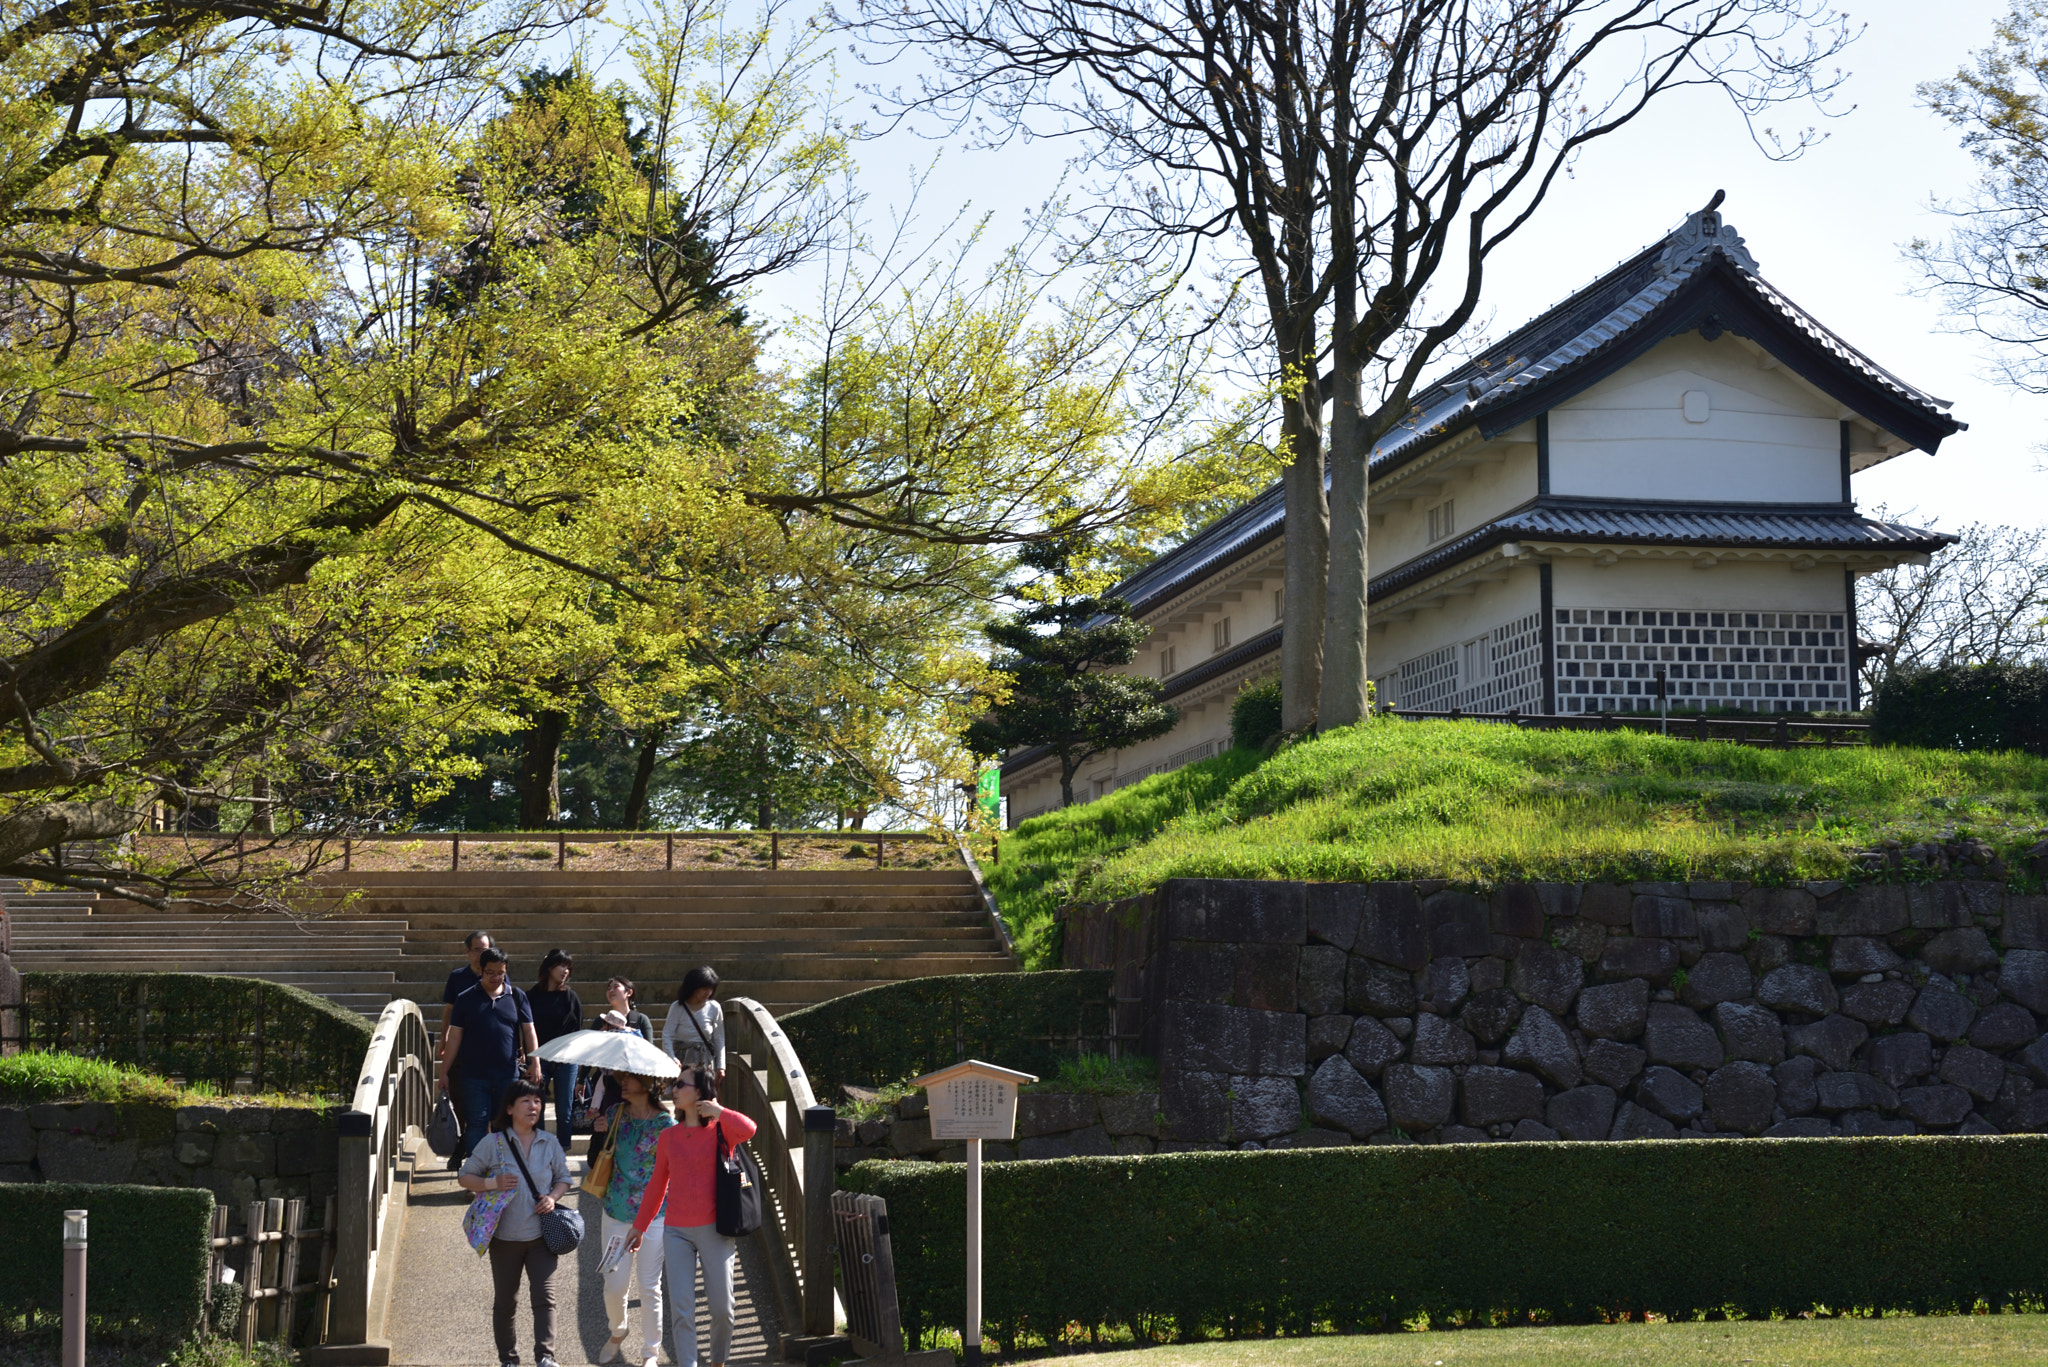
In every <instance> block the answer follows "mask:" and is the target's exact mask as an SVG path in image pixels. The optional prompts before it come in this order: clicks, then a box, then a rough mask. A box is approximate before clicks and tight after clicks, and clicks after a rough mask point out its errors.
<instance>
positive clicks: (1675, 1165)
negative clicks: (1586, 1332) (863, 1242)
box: [840, 1135, 2048, 1350]
mask: <svg viewBox="0 0 2048 1367" xmlns="http://www.w3.org/2000/svg"><path fill="white" fill-rule="evenodd" d="M840 1185H841V1186H843V1187H845V1188H847V1189H849V1190H853V1191H864V1192H872V1193H873V1194H875V1195H878V1196H881V1197H883V1198H884V1199H886V1200H887V1201H888V1203H889V1226H890V1236H891V1240H892V1243H893V1247H894V1252H895V1259H896V1285H897V1288H898V1298H899V1301H900V1303H901V1306H902V1310H903V1325H904V1330H905V1333H906V1334H909V1333H913V1332H915V1333H916V1334H918V1335H920V1336H922V1335H924V1334H926V1333H929V1332H930V1331H932V1330H934V1329H938V1328H956V1327H958V1326H959V1324H960V1319H961V1315H962V1313H963V1307H964V1306H965V1303H966V1291H965V1287H964V1280H963V1278H964V1268H965V1236H964V1229H963V1227H964V1223H965V1211H964V1203H965V1200H966V1188H965V1169H964V1168H963V1167H962V1166H961V1165H960V1164H957V1163H893V1162H867V1163H860V1164H857V1165H855V1166H854V1167H852V1168H849V1169H848V1170H847V1171H846V1172H845V1173H844V1174H842V1176H841V1179H840ZM982 1199H983V1225H982V1227H983V1230H984V1231H985V1242H984V1250H983V1271H982V1288H983V1297H984V1300H983V1305H984V1313H985V1315H986V1317H987V1320H988V1324H987V1325H985V1326H984V1328H985V1331H986V1332H989V1333H991V1334H993V1336H994V1337H995V1338H996V1339H997V1340H998V1341H1000V1342H1002V1343H1004V1344H1006V1345H1007V1346H1008V1347H1010V1348H1011V1349H1012V1350H1014V1349H1015V1348H1016V1346H1017V1343H1018V1340H1019V1339H1020V1338H1022V1339H1025V1340H1046V1339H1052V1338H1056V1337H1057V1336H1058V1335H1060V1334H1061V1333H1062V1332H1063V1331H1064V1330H1065V1329H1066V1327H1067V1326H1069V1325H1074V1324H1079V1325H1084V1326H1089V1325H1107V1326H1119V1325H1128V1326H1130V1327H1131V1328H1132V1329H1133V1331H1134V1332H1135V1333H1137V1334H1138V1335H1139V1337H1140V1338H1141V1339H1143V1338H1146V1337H1151V1338H1154V1339H1159V1338H1165V1337H1171V1336H1176V1335H1177V1336H1179V1337H1181V1338H1190V1337H1194V1336H1197V1335H1200V1334H1203V1333H1205V1332H1208V1331H1212V1330H1219V1329H1228V1330H1229V1331H1231V1332H1233V1333H1236V1334H1240V1335H1242V1334H1251V1333H1276V1332H1286V1333H1304V1332H1309V1331H1311V1330H1313V1329H1317V1328H1323V1327H1334V1328H1336V1329H1338V1330H1339V1331H1356V1330H1359V1329H1368V1328H1379V1329H1391V1328H1396V1327H1398V1326H1399V1325H1400V1324H1401V1323H1403V1322H1404V1321H1408V1320H1412V1319H1413V1318H1415V1317H1416V1316H1419V1315H1427V1316H1429V1317H1430V1318H1431V1320H1432V1321H1433V1322H1435V1323H1437V1324H1439V1325H1442V1324H1445V1323H1467V1324H1485V1323H1492V1322H1498V1321H1501V1320H1506V1319H1515V1318H1520V1317H1525V1316H1528V1315H1531V1314H1544V1315H1547V1316H1549V1317H1550V1318H1552V1319H1554V1320H1558V1321H1573V1320H1590V1319H1594V1318H1599V1317H1609V1316H1615V1315H1618V1314H1621V1313H1623V1312H1629V1313H1640V1312H1643V1311H1654V1312H1658V1313H1661V1314H1664V1315H1668V1316H1671V1317H1673V1318H1676V1319H1689V1318H1691V1317H1693V1316H1694V1315H1695V1314H1697V1313H1701V1312H1706V1311H1714V1310H1727V1311H1730V1312H1737V1313H1742V1314H1745V1315H1749V1316H1761V1315H1767V1314H1770V1313H1773V1312H1782V1313H1785V1314H1797V1313H1799V1312H1801V1311H1805V1310H1808V1309H1811V1308H1814V1307H1817V1306H1826V1307H1829V1308H1833V1309H1856V1310H1911V1311H1921V1312H1925V1311H1932V1310H1945V1309H1967V1308H1969V1307H1971V1306H1973V1305H1976V1304H1978V1303H1980V1302H1984V1303H1988V1304H1989V1305H1991V1306H1992V1307H1994V1308H1997V1307H2002V1306H2007V1305H2012V1304H2016V1303H2025V1304H2034V1303H2038V1302H2039V1301H2041V1300H2042V1299H2043V1298H2044V1297H2048V1136H2041V1135H1998V1136H1984V1137H1978V1136H1970V1137H1958V1136H1947V1135H1935V1136H1924V1137H1914V1138H1887V1139H1775V1140H1774V1139H1735V1140H1719V1141H1710V1140H1701V1141H1695V1142H1691V1143H1577V1144H1567V1143H1556V1144H1543V1143H1523V1144H1456V1145H1441V1146H1437V1145H1432V1146H1420V1145H1384V1146H1382V1145H1369V1146H1353V1147H1347V1148H1338V1149H1304V1150H1295V1151H1281V1152H1270V1151H1269V1152H1262V1153H1233V1152H1223V1153H1176V1154H1158V1155H1153V1156H1150V1157H1137V1158H1071V1159H1056V1160H1049V1161H1042V1162H1033V1163H1001V1164H996V1165H994V1166H991V1167H989V1168H987V1169H985V1170H984V1178H983V1188H982Z"/></svg>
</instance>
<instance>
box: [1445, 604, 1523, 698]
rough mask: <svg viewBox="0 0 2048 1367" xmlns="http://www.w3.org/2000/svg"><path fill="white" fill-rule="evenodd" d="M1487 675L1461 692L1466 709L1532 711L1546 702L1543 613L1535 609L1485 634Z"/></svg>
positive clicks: (1460, 695)
mask: <svg viewBox="0 0 2048 1367" xmlns="http://www.w3.org/2000/svg"><path fill="white" fill-rule="evenodd" d="M1486 656H1487V668H1486V670H1485V671H1484V673H1485V677H1484V678H1480V679H1475V680H1472V681H1471V682H1470V683H1469V684H1468V685H1467V686H1466V687H1464V688H1462V689H1461V690H1460V691H1459V693H1458V706H1460V707H1462V708H1464V709H1465V710H1466V711H1467V712H1510V711H1513V710H1515V709H1517V708H1520V709H1521V710H1522V711H1525V712H1531V711H1535V710H1536V709H1537V708H1539V707H1541V706H1542V705H1543V614H1542V613H1540V612H1532V613H1530V614H1529V615H1528V616H1527V617H1518V618H1516V619H1515V620H1514V621H1512V622H1508V623H1506V624H1505V625H1503V626H1497V627H1495V628H1494V629H1493V630H1492V631H1489V632H1487V633H1486Z"/></svg>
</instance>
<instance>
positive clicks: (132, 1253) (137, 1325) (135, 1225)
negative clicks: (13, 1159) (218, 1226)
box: [0, 1183, 213, 1343]
mask: <svg viewBox="0 0 2048 1367" xmlns="http://www.w3.org/2000/svg"><path fill="white" fill-rule="evenodd" d="M67 1210H84V1211H87V1212H88V1213H89V1215H90V1219H89V1221H88V1223H87V1233H88V1238H89V1241H90V1243H89V1247H88V1250H87V1253H86V1283H85V1285H86V1310H87V1312H88V1314H89V1315H90V1317H91V1321H92V1326H93V1328H94V1329H96V1330H97V1331H99V1332H102V1333H104V1332H108V1331H115V1332H120V1333H124V1334H130V1335H136V1336H139V1337H143V1338H148V1339H152V1340H158V1341H161V1342H165V1343H178V1342H183V1341H184V1340H185V1339H188V1338H190V1337H191V1336H192V1334H193V1332H194V1331H195V1330H197V1329H198V1327H199V1321H200V1317H201V1315H202V1314H203V1313H204V1310H205V1302H206V1264H207V1253H208V1243H207V1241H208V1239H209V1237H210V1233H211V1231H210V1228H209V1227H210V1225H211V1224H212V1221H213V1193H212V1192H210V1191H207V1190H205V1189H203V1188H183V1187H137V1186H125V1185H124V1186H87V1185H82V1184H73V1183H30V1184H27V1185H18V1186H11V1187H9V1188H7V1199H6V1200H4V1201H0V1248H5V1249H6V1250H7V1256H6V1257H5V1258H0V1315H4V1316H6V1317H7V1318H8V1319H9V1320H10V1321H14V1320H19V1321H20V1322H21V1327H22V1328H24V1329H25V1330H27V1331H29V1332H34V1331H37V1330H39V1329H43V1328H46V1327H47V1326H50V1325H53V1324H58V1323H61V1322H62V1320H63V1315H64V1261H63V1254H64V1212H65V1211H67Z"/></svg>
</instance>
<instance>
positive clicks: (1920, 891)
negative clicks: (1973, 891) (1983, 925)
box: [1906, 883, 1970, 930]
mask: <svg viewBox="0 0 2048 1367" xmlns="http://www.w3.org/2000/svg"><path fill="white" fill-rule="evenodd" d="M1906 918H1907V920H1908V921H1909V922H1911V924H1912V926H1913V928H1914V929H1915V930H1946V929H1948V928H1949V927H1951V926H1966V925H1968V924H1970V906H1969V903H1968V902H1966V901H1964V900H1963V890H1962V889H1961V888H1959V887H1957V886H1956V885H1955V884H1954V883H1915V884H1913V885H1912V886H1911V887H1909V888H1907V889H1906Z"/></svg>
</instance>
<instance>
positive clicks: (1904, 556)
mask: <svg viewBox="0 0 2048 1367" xmlns="http://www.w3.org/2000/svg"><path fill="white" fill-rule="evenodd" d="M1948 408H1949V405H1948V404H1947V403H1945V402H1943V401H1942V400H1940V399H1936V398H1932V397H1930V396H1929V395H1927V394H1925V393H1923V392H1921V391H1920V390H1918V389H1915V388H1913V387H1912V386H1911V385H1909V384H1907V383H1906V382H1905V381H1903V380H1901V379H1899V378H1898V377H1896V376H1894V375H1892V374H1891V373H1890V372H1889V371H1886V370H1885V369H1883V368H1882V367H1881V366H1879V365H1878V364H1877V363H1876V362H1874V361H1872V360H1871V359H1869V358H1868V357H1867V356H1865V355H1863V353H1861V352H1859V351H1857V350H1856V349H1855V348H1854V347H1852V346H1850V345H1849V344H1848V343H1847V342H1845V341H1843V340H1842V339H1841V338H1840V337H1837V336H1836V335H1835V334H1834V333H1832V332H1830V331H1829V330H1828V329H1827V328H1825V327H1823V326H1822V325H1821V324H1820V323H1819V322H1818V321H1816V320H1815V319H1814V318H1813V317H1812V316H1811V315H1809V314H1808V313H1806V312H1805V311H1804V310H1803V309H1801V308H1800V307H1799V306H1798V305H1797V304H1795V303H1793V302H1792V301H1791V300H1790V299H1788V298H1786V297H1785V296H1784V295H1783V294H1781V293H1779V292H1778V290H1777V289H1775V288H1774V287H1773V286H1772V285H1771V284H1770V283H1769V282H1767V281H1766V280H1765V279H1764V278H1763V277H1762V276H1761V275H1760V274H1758V272H1757V264H1756V260H1755V258H1754V257H1752V256H1751V255H1750V254H1749V251H1748V249H1747V248H1746V247H1745V246H1744V245H1743V241H1742V238H1741V237H1740V236H1738V235H1737V234H1736V232H1735V230H1734V229H1733V228H1732V227H1730V226H1729V225H1728V224H1727V223H1726V222H1725V221H1723V220H1722V218H1721V216H1720V215H1719V213H1717V212H1715V211H1714V210H1713V209H1711V208H1710V209H1707V210H1702V211H1701V212H1699V213H1695V214H1692V215H1690V216H1689V217H1687V218H1686V220H1685V221H1684V222H1683V223H1682V224H1680V225H1679V226H1678V228H1677V229H1675V230H1674V231H1673V232H1671V233H1670V234H1669V235H1668V236H1666V237H1665V238H1663V239H1662V240H1660V241H1658V242H1656V243H1653V244H1652V245H1651V246H1649V247H1648V248H1646V249H1645V250H1643V251H1641V252H1638V253H1637V254H1636V255H1634V256H1632V257H1630V258H1629V259H1628V260H1626V261H1624V262H1622V263H1621V264H1620V265H1618V266H1616V267H1615V268H1614V269H1613V270H1611V271H1609V272H1608V273H1607V274H1606V275H1604V276H1602V277H1601V278H1600V279H1598V280H1596V281H1594V282H1593V283H1592V284H1591V285H1588V286H1587V287H1586V288H1585V289H1582V290H1580V291H1579V292H1578V293H1576V294H1574V295H1572V296H1571V298H1569V299H1566V300H1565V301H1564V302H1563V303H1561V304H1559V305H1557V306H1556V307H1555V308H1553V309H1551V310H1549V311H1548V312H1547V313H1544V314H1543V315H1542V316H1540V317H1538V318H1536V319H1534V320H1533V321H1531V322H1529V323H1528V324H1526V325H1524V326H1523V327H1521V328H1520V329H1518V330H1516V331H1515V332H1514V333H1513V334H1512V335H1511V336H1509V337H1507V338H1506V339H1504V340H1503V341H1502V342H1500V343H1499V344H1498V345H1496V346H1494V347H1492V348H1490V349H1489V350H1487V351H1486V352H1485V354H1483V355H1481V356H1480V357H1478V358H1477V359H1476V360H1474V361H1472V362H1471V363H1470V364H1468V365H1465V366H1463V367H1461V368H1459V369H1458V370H1456V371H1454V372H1452V373H1451V374H1450V375H1448V376H1447V377H1445V378H1444V379H1443V380H1442V381H1441V382H1439V383H1437V384H1436V385H1434V386H1432V387H1431V388H1430V389H1428V390H1426V391H1425V392H1424V393H1422V394H1421V395H1420V396H1419V397H1418V399H1417V402H1416V414H1415V416H1414V417H1413V418H1412V419H1411V420H1410V422H1409V423H1408V424H1406V425H1404V426H1403V427H1400V428H1398V429H1396V430H1395V431H1394V432H1391V433H1389V434H1388V435H1387V436H1386V437H1385V438H1384V439H1383V440H1382V441H1381V442H1380V443H1379V445H1378V446H1377V447H1376V448H1375V449H1374V451H1373V456H1372V465H1371V483H1370V486H1369V488H1370V493H1369V504H1368V507H1369V510H1370V511H1369V516H1370V518H1371V528H1370V538H1369V551H1370V572H1371V579H1370V591H1369V609H1368V621H1369V624H1370V633H1371V634H1370V637H1369V641H1370V646H1369V649H1370V651H1371V668H1372V675H1373V680H1374V682H1375V684H1376V686H1377V689H1378V694H1377V696H1378V698H1379V701H1380V702H1382V703H1387V704H1392V705H1393V706H1396V707H1403V708H1417V709H1424V710H1448V709H1450V708H1454V707H1455V708H1461V709H1464V710H1466V711H1476V712H1505V711H1507V710H1509V709H1520V710H1522V711H1524V712H1541V713H1584V712H1601V711H1643V710H1654V709H1655V707H1656V703H1655V700H1654V698H1653V697H1652V693H1653V691H1654V688H1655V684H1654V679H1655V675H1656V674H1657V673H1658V671H1660V670H1661V671H1663V672H1664V674H1665V676H1666V678H1667V680H1668V689H1669V693H1670V698H1669V704H1670V706H1671V708H1672V710H1674V711H1685V710H1692V709H1714V710H1722V709H1740V710H1744V711H1761V712H1780V711H1793V712H1807V711H1839V710H1843V709H1848V708H1853V707H1856V706H1857V705H1859V699H1858V697H1857V686H1856V671H1855V655H1854V652H1855V644H1856V614H1855V593H1854V582H1855V578H1856V576H1857V575H1858V574H1865V573H1869V572H1871V571H1873V570H1878V569H1882V568H1886V567H1889V566H1893V565H1898V564H1901V563H1907V562H1912V563H1923V564H1924V563H1925V562H1926V559H1927V557H1928V556H1930V555H1931V554H1933V553H1934V552H1936V551H1938V550H1940V549H1941V548H1942V547H1943V546H1945V545H1947V544H1948V543H1949V542H1951V541H1952V540H1954V538H1953V537H1950V536H1947V535H1944V534H1942V533H1938V532H1931V531H1923V530H1920V529H1917V528H1913V527H1906V526H1900V525H1898V524H1895V523H1887V522H1879V521H1876V520H1873V519H1871V518H1867V517H1863V516H1861V515H1859V514H1858V513H1857V511H1856V505H1855V501H1854V499H1853V497H1852V494H1851V489H1850V481H1851V478H1852V477H1853V476H1854V475H1855V474H1856V473H1858V472H1859V471H1862V470H1867V469H1869V468H1870V467H1871V466H1873V465H1877V464H1879V463H1880V462H1883V461H1886V460H1890V459H1891V458H1892V457H1894V456H1897V455H1900V454H1902V453H1904V452H1907V451H1912V450H1921V451H1927V452H1929V453H1932V452H1933V451H1935V450H1936V448H1938V447H1939V446H1940V444H1941V441H1942V438H1944V437H1946V436H1948V435H1949V434H1950V433H1952V432H1955V431H1958V430H1960V429H1961V428H1962V427H1963V426H1964V424H1962V423H1960V422H1958V421H1956V419H1954V418H1953V417H1951V416H1950V415H1949V412H1948ZM1285 536H1286V522H1285V514H1284V506H1283V502H1282V495H1281V490H1280V489H1279V487H1278V486H1275V487H1274V488H1271V489H1268V490H1267V491H1266V492H1265V493H1264V494H1261V495H1260V496H1259V497H1258V498H1256V499H1253V500H1252V501H1251V502H1250V503H1248V504H1246V505H1245V506H1244V507H1242V508H1240V509H1238V510H1237V511H1235V512H1233V513H1231V514H1230V515H1228V516H1227V517H1224V518H1222V519H1220V520H1219V521H1217V522H1216V523H1215V524H1213V525H1212V526H1210V527H1208V528H1207V529H1206V530H1204V531H1202V532H1201V533H1199V534H1198V535H1196V536H1194V537H1193V538H1191V539H1190V540H1189V541H1188V542H1186V543H1185V544H1184V545H1182V546H1179V547H1178V548H1176V549H1174V550H1172V551H1169V552H1167V553H1166V554H1164V555H1161V556H1160V557H1159V558H1158V559H1156V560H1154V561H1153V562H1152V563H1151V564H1150V565H1148V566H1146V567H1145V568H1144V569H1143V570H1140V571H1139V572H1138V573H1137V574H1134V575H1132V576H1131V577H1130V578H1129V579H1127V580H1126V581H1125V582H1124V583H1123V584H1122V585H1120V586H1119V587H1118V588H1117V589H1116V590H1114V592H1115V593H1116V594H1117V595H1118V596H1120V597H1122V598H1124V599H1125V600H1127V601H1128V602H1129V603H1130V604H1131V607H1132V610H1133V611H1134V612H1135V613H1136V614H1137V616H1138V617H1139V619H1140V620H1142V621H1144V622H1146V623H1147V624H1149V625H1150V626H1151V627H1152V635H1151V637H1150V639H1149V640H1147V642H1146V643H1145V647H1144V649H1143V650H1142V651H1141V652H1140V654H1139V656H1138V658H1137V660H1136V661H1134V662H1133V663H1132V664H1131V665H1130V666H1128V667H1127V668H1128V669H1129V670H1130V671H1131V672H1147V673H1151V674H1153V675H1155V676H1156V677H1158V678H1161V679H1163V680H1165V682H1166V700H1167V701H1169V702H1171V703H1173V704H1174V705H1175V706H1176V707H1178V708H1179V709H1180V714H1181V716H1180V722H1179V724H1178V725H1177V726H1176V727H1175V728H1174V729H1173V731H1171V732H1170V733H1168V734H1167V735H1165V736H1163V737H1160V738H1159V739H1157V740H1154V741H1149V742H1146V743H1145V744H1143V745H1139V746H1133V747H1132V748H1130V749H1128V750H1125V751H1121V752H1117V753H1112V754H1108V755H1103V756H1100V757H1098V758H1097V759H1096V760H1095V761H1093V762H1092V763H1090V764H1089V765H1087V766H1084V768H1083V769H1082V770H1081V772H1080V773H1079V774H1077V775H1076V781H1075V796H1076V798H1077V799H1079V800H1082V801H1087V800H1089V799H1092V798H1095V797H1099V796H1101V795H1102V794H1103V793H1106V792H1109V791H1111V790H1113V789H1115V788H1119V787H1122V786H1124V785H1126V784H1130V783H1135V782H1137V781H1138V780H1139V779H1142V778H1145V777H1147V776H1149V775H1151V774H1155V773H1161V772H1165V771H1167V770H1170V769H1177V768H1179V767H1180V766H1181V765H1184V764H1188V763H1192V762H1193V761H1195V760H1198V759H1205V758H1207V757H1208V756H1210V755H1213V754H1215V753H1217V752H1218V751H1220V750H1222V749H1223V748H1225V747H1227V746H1228V745H1229V743H1230V717H1229V712H1230V703H1231V700H1232V699H1233V698H1235V697H1236V696H1237V693H1238V691H1239V690H1240V689H1242V688H1243V687H1244V686H1245V685H1246V684H1247V683H1249V682H1252V681H1254V680H1257V679H1259V678H1262V677H1265V676H1267V675H1271V674H1276V673H1277V672H1278V670H1279V662H1280V654H1279V652H1280V604H1281V586H1282V578H1283V576H1282V569H1281V566H1282V546H1283V543H1284V538H1285ZM1002 779H1003V794H1004V796H1005V797H1007V798H1008V799H1009V813H1010V815H1009V819H1010V821H1011V823H1012V824H1015V823H1016V822H1018V821H1022V820H1025V819H1028V818H1029V817H1032V816H1036V815H1038V814H1040V813H1042V812H1045V811H1048V810H1050V809H1052V808H1054V807H1056V806H1058V805H1059V800H1060V789H1059V763H1058V761H1057V760H1056V759H1055V758H1053V757H1052V756H1050V755H1049V754H1048V753H1047V752H1045V751H1044V750H1043V749H1032V750H1025V751H1019V752H1015V753H1013V754H1011V755H1010V756H1009V757H1008V758H1007V759H1006V760H1005V762H1004V764H1003V772H1002Z"/></svg>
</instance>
